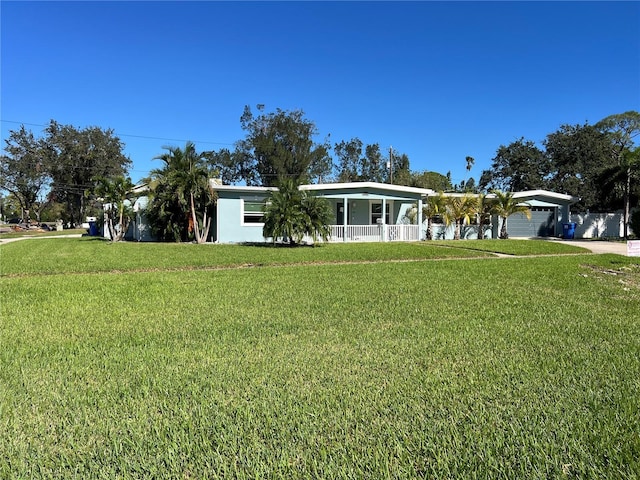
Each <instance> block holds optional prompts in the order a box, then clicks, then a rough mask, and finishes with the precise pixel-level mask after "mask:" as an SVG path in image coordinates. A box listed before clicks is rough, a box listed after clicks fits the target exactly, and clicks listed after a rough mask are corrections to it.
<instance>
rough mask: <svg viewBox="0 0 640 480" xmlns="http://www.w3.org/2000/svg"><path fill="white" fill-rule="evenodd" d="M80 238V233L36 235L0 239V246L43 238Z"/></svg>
mask: <svg viewBox="0 0 640 480" xmlns="http://www.w3.org/2000/svg"><path fill="white" fill-rule="evenodd" d="M80 237H82V234H81V233H71V234H69V235H48V236H42V237H39V236H37V235H25V236H24V237H11V238H0V245H4V244H5V243H11V242H17V241H18V240H31V239H33V240H42V239H45V238H80Z"/></svg>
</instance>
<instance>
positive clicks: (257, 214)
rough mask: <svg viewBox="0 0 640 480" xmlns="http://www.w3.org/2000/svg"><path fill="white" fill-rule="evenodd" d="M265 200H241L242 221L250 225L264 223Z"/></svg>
mask: <svg viewBox="0 0 640 480" xmlns="http://www.w3.org/2000/svg"><path fill="white" fill-rule="evenodd" d="M265 205H266V204H265V202H257V201H251V200H243V202H242V223H243V224H250V225H262V224H263V223H264V207H265Z"/></svg>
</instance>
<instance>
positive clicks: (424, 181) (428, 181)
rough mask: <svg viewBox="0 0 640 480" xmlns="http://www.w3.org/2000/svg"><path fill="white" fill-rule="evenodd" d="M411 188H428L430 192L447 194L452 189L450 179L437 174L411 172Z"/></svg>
mask: <svg viewBox="0 0 640 480" xmlns="http://www.w3.org/2000/svg"><path fill="white" fill-rule="evenodd" d="M409 186H411V187H417V188H430V189H431V190H435V191H441V192H447V191H451V190H452V189H453V186H452V185H451V177H450V176H445V175H442V174H441V173H438V172H428V171H424V172H411V183H410V184H409Z"/></svg>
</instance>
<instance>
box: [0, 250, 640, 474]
mask: <svg viewBox="0 0 640 480" xmlns="http://www.w3.org/2000/svg"><path fill="white" fill-rule="evenodd" d="M57 241H58V240H56V242H57ZM37 242H39V241H35V242H34V243H37ZM25 243H26V242H25ZM80 244H81V245H82V242H81V243H80ZM38 245H39V244H38ZM89 245H93V243H91V242H89ZM34 246H35V245H34ZM132 246H133V247H135V246H137V245H132ZM421 246H422V245H421V244H419V245H416V246H414V247H413V248H420V247H421ZM113 247H115V248H118V247H119V245H109V244H100V247H99V248H105V249H109V248H113ZM164 247H167V246H164ZM171 247H174V246H171ZM193 247H195V246H188V245H183V246H178V248H176V249H175V250H172V251H175V252H180V251H182V250H181V249H185V250H188V251H190V252H199V251H200V250H199V249H194V248H193ZM212 247H215V246H212ZM359 247H360V248H361V249H362V250H366V249H367V248H368V247H369V246H368V245H360V246H359ZM3 248H4V247H3ZM238 248H239V247H238ZM6 251H9V249H7V250H6ZM166 251H167V250H165V252H166ZM258 251H259V252H271V251H276V252H278V253H280V252H284V253H283V255H285V256H286V255H295V254H296V253H295V252H297V251H301V252H306V251H309V252H317V251H330V250H329V249H327V250H324V247H323V248H317V249H308V250H305V249H293V250H289V249H275V250H270V249H260V248H258ZM291 252H294V253H291ZM375 252H376V250H375V248H372V250H371V252H369V255H370V256H374V257H375V256H376V255H378V256H379V255H380V253H375ZM75 253H76V254H75V255H74V256H71V257H70V260H69V262H70V263H72V264H73V262H77V263H76V265H77V264H79V263H82V262H83V261H85V260H79V259H80V255H79V254H78V252H77V251H76V252H75ZM274 255H275V254H274ZM165 256H166V257H171V256H170V255H165ZM173 256H174V257H175V256H177V255H173ZM194 256H196V257H197V254H196V255H194ZM363 257H366V255H365V254H363ZM183 258H184V257H183ZM284 258H287V257H284ZM289 258H290V257H289ZM141 259H142V257H138V259H137V260H136V261H137V262H141ZM3 261H4V257H3ZM128 261H129V260H123V265H124V266H123V268H121V269H117V270H118V271H119V273H118V274H90V275H86V274H82V275H71V274H67V275H54V276H46V275H45V276H43V275H33V276H19V277H5V278H1V279H0V287H1V290H0V293H1V295H2V302H1V304H0V319H1V321H0V478H51V477H56V478H74V477H75V478H114V477H116V478H118V477H119V478H149V477H162V478H420V477H422V478H564V477H568V478H571V477H575V478H635V477H636V476H637V472H638V471H640V464H639V463H638V458H640V440H639V437H638V431H640V420H639V417H638V415H637V412H638V411H639V409H640V400H639V399H640V391H639V390H640V384H639V383H638V380H637V379H638V378H640V340H639V339H640V326H639V322H638V320H639V319H638V312H639V311H640V295H639V292H640V287H639V285H640V281H639V280H640V272H639V270H640V268H639V267H638V264H637V262H636V263H634V262H633V261H632V259H627V258H625V257H620V256H616V255H610V256H607V255H600V256H594V255H589V256H567V257H543V258H514V259H493V260H491V259H489V260H487V259H483V260H461V261H453V262H432V261H422V262H408V263H407V262H386V263H364V264H351V265H345V264H321V265H307V266H305V265H295V266H275V267H265V268H260V269H255V268H253V269H234V270H218V271H216V270H212V271H206V270H205V271H197V270H185V271H162V270H158V271H153V272H134V273H123V272H124V271H125V270H126V269H127V268H130V267H127V266H126V264H127V262H128ZM295 261H296V262H299V261H300V259H295ZM148 262H149V264H150V265H153V266H154V268H158V262H159V261H158V260H157V259H155V258H152V259H149V260H148ZM182 262H183V263H184V260H183V261H182ZM194 262H195V260H194ZM97 263H98V259H97V258H96V259H94V264H97ZM175 265H180V263H176V264H175ZM76 268H77V267H76ZM83 268H84V267H83ZM77 269H78V270H82V268H77Z"/></svg>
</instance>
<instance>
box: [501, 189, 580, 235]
mask: <svg viewBox="0 0 640 480" xmlns="http://www.w3.org/2000/svg"><path fill="white" fill-rule="evenodd" d="M513 198H515V199H517V200H518V201H519V202H520V203H522V204H526V205H528V206H529V208H530V210H531V218H530V219H528V218H527V217H525V216H524V215H522V214H515V215H511V216H510V217H509V219H508V220H507V233H508V234H509V237H527V238H529V237H559V236H560V235H561V234H562V223H563V222H568V221H569V218H570V216H569V213H570V211H569V210H570V206H571V205H572V204H574V203H576V202H577V201H578V200H579V198H577V197H574V196H571V195H565V194H563V193H555V192H549V191H547V190H529V191H525V192H516V193H514V194H513ZM493 225H494V232H493V234H494V238H497V236H498V232H499V231H500V227H501V225H502V221H501V220H500V219H499V218H494V221H493Z"/></svg>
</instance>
